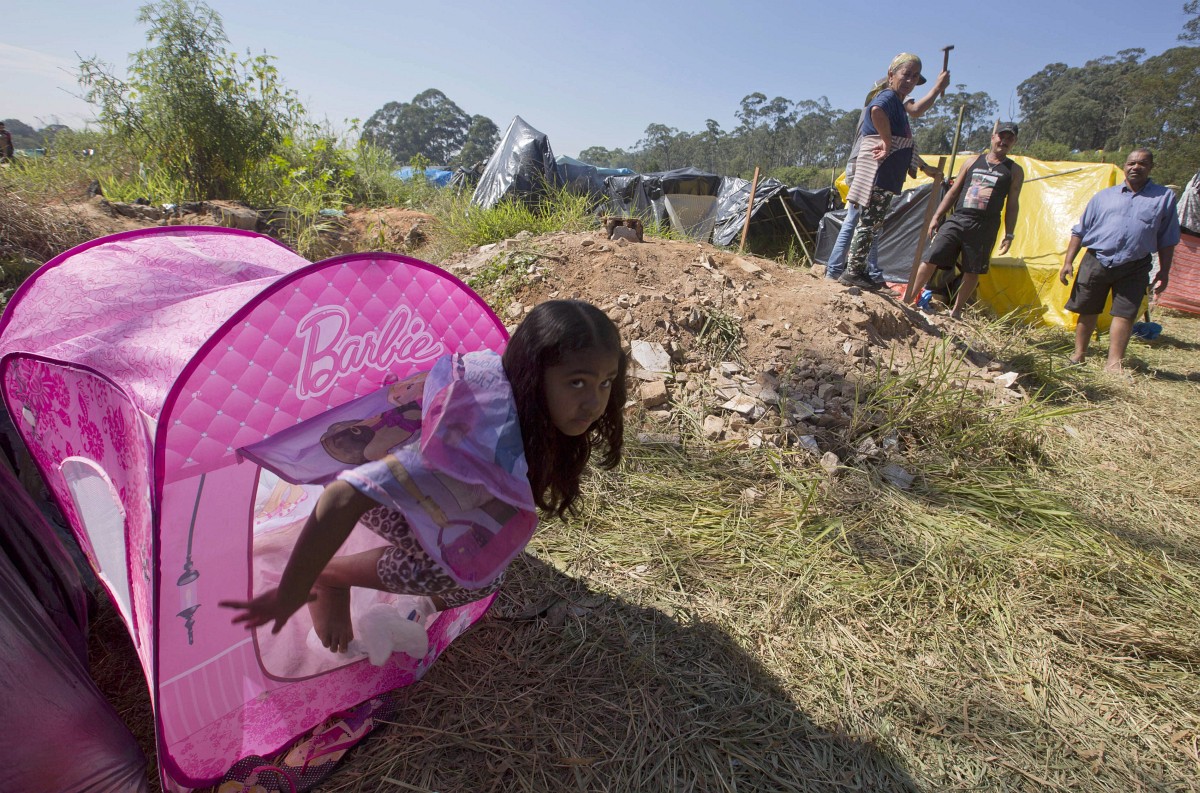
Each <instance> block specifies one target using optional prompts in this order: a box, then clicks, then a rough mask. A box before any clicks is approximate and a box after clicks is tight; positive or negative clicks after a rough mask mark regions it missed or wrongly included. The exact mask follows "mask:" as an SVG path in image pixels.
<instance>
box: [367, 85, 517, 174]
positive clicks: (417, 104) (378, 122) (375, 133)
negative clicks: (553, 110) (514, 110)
mask: <svg viewBox="0 0 1200 793" xmlns="http://www.w3.org/2000/svg"><path fill="white" fill-rule="evenodd" d="M475 118H478V119H483V117H482V116H476V117H472V116H469V115H467V113H466V112H464V111H463V109H462V108H460V107H459V106H458V105H456V104H455V103H454V102H453V101H451V100H450V99H449V97H447V96H446V95H445V94H443V93H442V92H441V91H439V90H437V89H436V88H428V89H426V90H424V91H422V92H421V93H419V94H417V95H416V96H414V97H413V99H412V101H411V102H388V103H387V104H386V105H384V106H383V107H381V108H379V109H378V110H376V111H375V112H374V113H372V114H371V117H370V118H368V119H367V123H366V124H364V125H363V138H364V139H365V140H367V141H370V142H371V143H374V144H376V145H377V146H382V147H383V148H384V149H387V150H388V151H389V152H391V154H392V156H393V157H395V158H396V161H397V162H408V161H409V160H410V159H412V158H413V157H414V156H415V155H418V154H420V155H421V156H423V157H427V158H428V159H429V161H430V162H431V163H433V164H435V165H446V164H448V163H450V162H451V160H452V159H454V157H455V156H456V155H457V154H458V153H459V152H460V151H461V150H462V149H463V147H464V146H465V145H466V143H467V140H468V137H469V134H470V131H471V128H472V125H473V124H474V125H475V126H476V131H477V133H478V135H479V136H480V137H481V139H482V138H486V137H487V134H486V133H487V129H486V127H484V126H483V124H482V121H480V122H475V121H474V119H475ZM489 123H490V121H489ZM491 127H492V129H495V127H496V125H495V124H491ZM499 140H500V137H499V131H498V130H497V134H496V142H497V143H498V142H499ZM481 145H482V140H479V141H476V148H478V147H479V146H481ZM494 148H495V143H493V144H492V146H491V147H490V148H488V151H487V156H490V155H491V153H492V149H494Z"/></svg>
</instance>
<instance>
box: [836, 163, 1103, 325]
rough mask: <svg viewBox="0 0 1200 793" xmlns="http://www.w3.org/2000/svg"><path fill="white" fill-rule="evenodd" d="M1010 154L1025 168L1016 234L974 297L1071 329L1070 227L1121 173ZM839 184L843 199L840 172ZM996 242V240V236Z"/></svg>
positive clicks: (911, 183)
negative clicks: (1066, 279) (1066, 259)
mask: <svg viewBox="0 0 1200 793" xmlns="http://www.w3.org/2000/svg"><path fill="white" fill-rule="evenodd" d="M975 156H976V155H975V154H971V153H966V154H963V153H960V154H959V155H958V156H957V157H956V158H955V162H954V170H955V171H958V170H960V169H961V168H962V165H963V163H964V162H965V161H967V160H970V159H972V158H974V157H975ZM924 159H925V161H926V162H928V163H930V164H931V165H936V163H937V157H936V156H930V155H925V156H924ZM949 159H950V158H949V157H946V163H945V168H946V170H949V168H950V162H949ZM1012 159H1013V160H1014V161H1015V162H1016V163H1017V164H1018V165H1020V166H1021V167H1022V168H1023V169H1024V170H1025V187H1024V188H1023V189H1022V190H1021V211H1020V213H1019V215H1018V217H1017V228H1016V231H1015V233H1016V239H1014V240H1013V244H1012V247H1011V248H1009V251H1008V254H1007V255H1005V256H998V255H997V254H996V253H995V251H993V253H992V266H991V270H990V271H989V272H988V274H987V275H985V276H983V277H982V278H980V279H979V290H978V294H977V298H978V299H979V300H981V301H983V302H984V303H986V304H987V305H988V306H989V307H990V308H991V309H992V311H994V312H995V313H997V314H1001V315H1003V314H1007V313H1009V312H1010V311H1014V310H1015V311H1017V312H1018V313H1021V312H1023V313H1024V314H1025V315H1026V317H1027V319H1028V321H1030V322H1044V323H1046V324H1047V325H1057V326H1060V327H1066V328H1074V327H1075V315H1074V314H1072V313H1070V312H1068V311H1064V310H1063V304H1064V303H1065V302H1066V301H1067V297H1068V295H1070V292H1071V290H1070V288H1069V287H1066V286H1063V285H1062V284H1060V283H1059V282H1058V271H1059V268H1061V267H1062V263H1063V255H1064V254H1065V253H1066V250H1067V242H1068V240H1069V239H1070V237H1071V227H1072V226H1074V225H1075V224H1076V223H1078V222H1079V218H1080V216H1082V215H1083V209H1084V207H1085V206H1087V202H1088V201H1089V200H1090V199H1091V197H1092V196H1094V195H1095V194H1096V193H1098V192H1100V191H1101V190H1103V189H1104V188H1106V187H1112V186H1113V185H1115V184H1119V183H1120V182H1121V180H1122V179H1124V174H1123V173H1122V172H1121V169H1120V168H1118V167H1117V166H1115V165H1110V164H1108V163H1087V162H1043V161H1042V160H1035V159H1033V158H1032V157H1022V156H1020V155H1012ZM929 181H930V179H929V177H927V176H924V175H921V176H920V177H919V178H916V179H909V180H908V181H907V182H906V183H905V185H904V187H905V189H908V188H911V187H916V186H917V185H919V184H925V183H927V182H929ZM837 186H838V189H839V190H840V191H841V193H842V197H843V198H845V195H846V184H845V175H844V174H843V175H842V176H841V177H839V178H838V181H837ZM996 242H997V245H998V244H999V242H1000V240H999V238H997V240H996ZM1076 264H1078V259H1077V260H1076ZM1107 323H1108V316H1107V314H1105V315H1102V316H1101V325H1102V326H1104V327H1107Z"/></svg>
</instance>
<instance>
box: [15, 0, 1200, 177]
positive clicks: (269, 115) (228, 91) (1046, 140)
mask: <svg viewBox="0 0 1200 793" xmlns="http://www.w3.org/2000/svg"><path fill="white" fill-rule="evenodd" d="M1184 11H1185V13H1186V14H1188V15H1190V16H1191V19H1190V20H1189V21H1188V22H1187V23H1186V24H1185V25H1184V27H1183V30H1182V32H1181V33H1180V34H1179V38H1180V40H1181V41H1182V42H1184V43H1183V44H1181V45H1180V46H1177V47H1174V48H1171V49H1169V50H1167V51H1166V52H1163V53H1161V54H1159V55H1154V56H1151V57H1147V56H1146V53H1145V50H1143V49H1126V50H1121V51H1120V52H1118V53H1117V54H1115V55H1108V56H1104V57H1101V58H1097V59H1095V60H1091V61H1088V62H1087V63H1085V64H1083V65H1082V66H1068V65H1067V64H1065V63H1050V64H1047V65H1046V66H1045V67H1044V68H1043V69H1041V70H1040V71H1038V72H1037V73H1036V74H1033V75H1031V76H1030V77H1028V78H1027V79H1025V80H1024V81H1022V82H1021V83H1020V85H1018V86H1017V96H1018V99H1019V105H1020V116H1021V119H1020V121H1021V136H1020V142H1019V143H1018V149H1017V151H1018V153H1024V154H1028V155H1030V156H1034V157H1037V158H1039V159H1047V160H1062V159H1080V160H1096V159H1107V160H1109V161H1119V158H1122V157H1123V156H1124V154H1125V153H1126V152H1128V151H1129V150H1130V149H1132V148H1134V147H1137V146H1145V147H1148V148H1150V149H1152V150H1153V151H1154V153H1155V162H1156V171H1155V177H1156V179H1157V180H1158V181H1160V182H1163V183H1173V184H1184V183H1185V182H1186V181H1187V179H1189V178H1190V176H1191V175H1192V174H1193V173H1195V171H1196V169H1197V167H1200V135H1198V134H1197V132H1198V131H1200V130H1197V127H1198V126H1200V111H1198V109H1197V107H1198V105H1197V101H1198V99H1200V46H1197V44H1196V43H1197V42H1200V0H1188V2H1186V3H1185V4H1184ZM138 19H139V21H140V22H142V23H143V24H145V25H147V27H148V28H149V32H148V39H149V41H150V42H151V46H149V47H147V48H146V49H143V50H140V51H139V52H137V53H135V54H134V57H133V62H132V66H131V67H130V73H129V75H128V76H118V74H117V73H116V72H115V70H113V69H112V68H111V67H109V66H108V65H107V64H103V63H100V62H99V61H97V60H95V59H88V60H84V61H83V62H82V63H81V66H80V82H81V86H82V87H83V89H84V95H85V97H86V98H87V99H88V100H89V101H90V102H91V103H92V104H93V106H94V107H95V108H96V110H97V118H98V121H99V123H100V126H101V128H102V129H103V130H104V131H105V132H107V133H109V134H111V135H113V136H115V138H117V139H119V140H120V141H122V142H123V145H125V146H126V147H127V148H128V149H129V150H130V152H131V153H132V154H134V155H135V156H136V157H137V158H138V159H139V160H140V161H142V162H151V163H154V164H155V165H156V166H157V167H158V168H161V169H163V170H164V171H166V172H168V173H169V175H170V176H171V178H172V179H175V180H178V181H179V182H181V183H183V184H186V185H188V186H189V191H191V192H194V193H195V194H196V195H203V196H219V195H231V194H233V193H235V192H237V191H238V190H239V189H242V188H243V186H244V185H245V184H246V183H247V182H248V181H250V180H251V178H252V176H253V174H254V172H255V171H261V170H262V168H261V163H263V162H265V161H266V160H267V159H273V161H274V162H276V165H277V166H278V167H277V168H276V170H277V171H280V172H281V173H283V174H284V176H283V177H282V178H291V176H289V175H300V174H302V173H309V174H311V173H314V172H315V171H318V170H319V171H320V172H322V173H332V174H334V175H335V176H338V177H339V178H340V176H342V175H345V174H346V173H349V172H350V171H351V170H353V164H352V163H347V162H344V160H345V159H346V158H345V157H343V156H340V155H339V154H338V151H337V150H336V146H335V145H333V143H332V137H331V135H330V134H329V133H327V132H326V131H324V130H321V129H319V128H317V127H315V126H314V125H311V124H307V123H306V122H305V121H304V119H305V113H304V109H303V108H302V107H301V106H300V104H299V102H298V101H297V99H296V96H295V94H294V93H293V92H292V91H290V90H288V89H287V88H286V87H285V86H284V84H283V82H282V78H281V76H280V75H279V74H278V72H277V71H276V69H275V66H274V63H273V59H271V58H270V57H269V56H267V55H259V56H255V57H251V56H249V55H246V56H241V55H238V54H236V53H233V52H230V51H228V50H227V49H226V47H225V45H226V43H227V39H226V38H225V35H224V30H223V28H222V26H221V20H220V17H219V16H218V15H217V14H216V12H215V11H213V10H212V9H211V8H209V7H208V6H207V5H205V4H204V2H203V0H159V2H158V3H155V4H152V5H148V6H144V7H143V8H142V9H141V11H140V13H139V17H138ZM960 111H961V114H962V116H961V117H962V126H961V133H960V135H959V137H958V141H957V142H958V147H959V149H960V150H975V151H978V150H980V149H982V148H984V147H986V146H987V144H988V140H989V137H990V131H991V128H992V123H993V121H994V120H995V119H996V118H997V114H998V105H997V103H996V102H995V100H993V99H992V98H991V97H990V96H988V94H987V93H985V92H981V91H980V92H971V91H969V90H968V88H967V86H965V85H963V84H959V85H957V86H955V87H954V89H953V90H951V91H949V92H947V94H946V95H945V96H943V97H942V98H941V99H939V101H938V102H937V103H936V104H935V105H934V107H933V108H932V109H931V110H930V112H928V113H927V114H926V115H925V116H924V117H922V118H921V119H918V120H917V121H916V122H915V124H914V135H915V138H916V145H917V149H918V151H920V152H921V153H923V154H929V155H938V154H949V153H950V151H951V148H952V147H953V146H954V144H955V129H956V126H957V125H958V120H959V113H960ZM860 112H861V110H860V108H850V109H845V108H835V107H833V106H832V105H831V104H830V102H829V100H828V98H827V97H824V96H822V97H820V98H819V99H815V100H813V99H805V100H800V101H793V100H791V99H788V98H785V97H782V96H776V97H774V98H768V97H767V95H766V94H763V93H760V92H754V93H751V94H748V95H747V96H745V97H744V98H743V99H742V100H741V103H740V106H739V107H738V109H737V110H736V111H735V113H734V116H735V118H736V120H737V124H736V126H734V127H733V128H732V129H729V130H725V129H722V127H721V124H720V123H718V122H717V121H715V120H713V119H708V120H707V121H706V123H705V127H704V129H703V130H699V131H694V132H688V131H681V130H679V129H676V128H675V127H671V126H668V125H666V124H661V123H651V124H649V125H647V127H646V129H645V132H644V134H643V137H642V138H641V139H640V140H638V141H637V142H636V143H635V144H634V145H633V147H631V148H630V149H628V150H627V149H621V148H617V149H608V148H605V147H603V146H591V147H588V148H586V149H584V150H583V151H582V152H580V153H579V157H580V159H582V160H584V161H585V162H588V163H591V164H593V165H597V166H605V167H625V168H631V169H633V170H635V171H638V172H641V173H649V172H655V171H665V170H670V169H673V168H679V167H683V166H694V167H696V168H700V169H702V170H706V171H709V172H711V173H717V174H721V175H741V176H749V175H750V173H751V172H753V170H754V168H755V167H759V168H761V169H762V171H763V172H764V173H766V174H767V175H770V176H774V177H776V178H778V179H780V181H783V182H784V183H786V184H790V185H801V186H818V185H822V184H827V183H829V181H830V180H831V178H832V176H833V175H835V174H836V173H837V172H839V171H840V170H841V168H842V167H843V166H844V164H845V162H846V158H847V156H848V154H849V151H850V147H851V145H852V143H853V141H854V138H855V130H856V127H857V124H858V120H859V116H860ZM5 121H6V125H7V126H8V128H9V130H10V131H11V132H12V133H13V136H14V143H16V144H17V146H18V147H23V146H24V147H33V146H37V145H39V138H40V139H42V140H45V139H46V138H50V137H52V136H53V135H54V134H55V133H57V132H59V131H61V130H62V129H63V128H62V126H61V125H50V126H49V127H46V128H44V129H43V130H41V131H40V132H39V131H37V130H34V129H33V128H31V127H29V126H28V125H26V124H23V123H22V122H20V121H19V120H17V119H6V120H5ZM499 139H500V131H499V128H498V127H497V126H496V124H495V122H494V121H492V120H491V119H489V118H487V117H486V116H482V115H471V114H469V113H467V112H466V111H464V110H463V109H462V108H460V107H459V106H458V105H457V104H455V103H454V102H453V101H452V100H451V99H450V98H449V97H448V96H446V95H445V94H444V93H442V92H441V91H439V90H437V89H435V88H429V89H427V90H425V91H422V92H421V93H419V94H417V95H416V96H415V97H413V98H412V100H410V101H407V102H404V101H392V102H388V103H387V104H385V105H384V106H383V107H381V108H379V109H378V110H376V111H375V112H374V113H372V114H371V116H370V117H369V118H368V120H367V121H366V123H365V124H363V126H362V128H361V134H360V140H361V142H363V143H365V144H368V145H370V146H373V147H375V148H377V149H378V150H381V151H383V152H386V154H387V155H390V157H391V158H392V159H393V160H394V161H395V163H396V164H406V163H410V162H416V163H424V164H436V165H448V166H457V165H463V166H472V165H474V164H477V163H479V162H482V161H484V160H486V159H487V158H488V157H489V156H490V155H491V153H492V152H493V151H494V150H495V147H496V145H497V143H498V142H499ZM298 141H299V142H300V143H301V144H302V145H299V146H297V145H296V143H297V142H298ZM289 143H290V144H291V145H290V146H289V145H286V144H289ZM281 146H283V148H282V149H281ZM281 151H283V155H281V154H280V152H281ZM560 153H562V152H560ZM281 157H282V160H281ZM339 157H340V159H339ZM284 160H286V162H284ZM260 181H261V180H260ZM243 191H244V189H243Z"/></svg>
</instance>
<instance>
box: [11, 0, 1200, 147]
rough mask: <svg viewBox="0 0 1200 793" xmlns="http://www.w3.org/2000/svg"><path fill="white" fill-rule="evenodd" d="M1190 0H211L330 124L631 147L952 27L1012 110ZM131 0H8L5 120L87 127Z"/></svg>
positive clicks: (124, 33) (842, 85)
mask: <svg viewBox="0 0 1200 793" xmlns="http://www.w3.org/2000/svg"><path fill="white" fill-rule="evenodd" d="M1183 3H1184V0H1145V1H1144V2H1141V3H1137V4H1131V3H1128V2H1126V0H1007V1H1006V2H994V3H975V2H970V0H967V1H966V2H940V1H937V2H934V1H930V2H913V3H911V4H910V6H909V9H910V10H907V11H903V12H900V11H897V9H898V8H900V7H901V6H899V5H898V4H896V3H876V2H870V1H868V2H857V3H850V2H841V3H839V2H828V0H818V1H815V2H814V1H810V0H790V1H789V0H776V2H762V1H760V0H743V1H742V2H717V0H690V1H684V0H659V1H656V0H642V2H627V1H626V0H610V2H607V3H603V4H602V3H581V2H570V0H559V1H558V2H551V0H508V2H499V0H463V1H461V2H459V1H457V0H425V2H423V3H421V4H416V3H410V2H405V1H404V0H392V1H391V2H385V1H384V0H341V2H329V0H322V2H315V0H290V1H289V2H287V3H279V2H265V1H259V2H254V1H253V0H236V1H235V0H209V4H210V6H211V7H212V8H214V9H215V10H216V11H217V12H218V13H220V15H221V17H222V19H223V20H224V23H225V30H226V33H227V34H228V36H229V39H230V43H231V47H232V48H233V49H236V50H240V51H245V50H246V49H250V50H251V51H253V52H254V53H256V54H257V53H260V52H263V51H265V52H266V53H268V54H270V55H273V56H275V58H276V65H277V66H278V68H279V70H280V72H281V74H282V75H283V78H284V81H285V83H286V84H287V86H288V87H290V88H292V89H293V90H295V91H296V92H297V94H299V96H300V98H301V99H302V101H303V102H304V104H305V106H306V107H307V108H308V110H309V111H310V113H311V114H312V115H313V116H315V117H317V118H324V119H328V120H329V121H330V122H331V123H332V124H333V125H334V126H336V127H339V128H343V127H344V126H345V123H344V122H345V120H346V119H351V118H358V119H361V120H364V121H365V120H366V118H367V117H368V116H370V115H371V113H372V112H374V111H375V110H377V109H379V108H380V107H381V106H382V105H383V104H384V103H386V102H389V101H409V100H411V99H412V98H413V96H415V95H416V94H418V93H420V92H421V91H423V90H425V89H426V88H437V89H439V90H441V91H442V92H443V93H444V94H446V95H447V96H448V97H449V98H450V99H452V100H453V101H454V102H455V103H456V104H458V106H459V107H461V108H462V109H463V110H464V111H466V112H467V113H469V114H482V115H485V116H488V117H489V118H491V119H492V120H493V121H495V122H496V124H497V126H499V127H500V129H501V130H502V131H503V130H504V128H505V127H507V125H508V123H509V121H511V119H512V117H513V116H515V115H520V116H521V117H522V118H524V119H525V120H526V121H527V122H529V123H530V124H532V125H533V126H534V127H536V128H537V129H539V130H541V131H542V132H544V133H546V134H547V135H548V136H549V138H550V143H551V145H552V146H553V148H554V151H555V153H556V154H569V155H572V156H575V155H577V154H579V151H580V150H581V149H583V148H585V147H588V146H593V145H596V146H604V147H606V148H625V149H629V148H633V147H634V146H635V145H636V144H637V142H638V140H639V139H641V138H642V137H643V133H644V131H645V129H646V127H647V125H649V124H652V123H658V124H666V125H667V126H670V127H675V128H677V129H679V130H681V131H686V132H698V131H701V130H703V129H704V125H705V120H706V119H709V118H712V119H715V120H717V121H718V122H719V123H720V124H721V126H722V128H723V129H725V130H730V129H732V128H733V127H734V126H735V125H736V123H737V122H736V118H735V116H734V114H735V113H736V111H737V110H738V108H739V106H740V102H741V100H742V98H743V97H744V96H746V95H747V94H750V93H753V92H756V91H757V92H761V93H763V94H766V95H767V96H768V98H773V97H776V96H782V97H785V98H787V99H790V100H793V101H799V100H803V99H818V98H819V97H821V96H826V97H828V99H829V101H830V103H831V104H832V105H833V106H834V107H837V108H844V109H850V108H855V107H858V104H859V102H861V99H862V96H863V94H864V93H865V92H866V89H867V88H868V87H869V86H870V84H871V82H872V81H873V80H874V79H875V78H877V77H880V76H882V74H883V72H884V71H885V70H886V67H887V64H888V62H889V61H890V60H891V58H892V56H893V55H895V54H896V53H897V52H900V51H904V50H907V51H912V52H916V53H917V54H918V55H920V56H921V57H922V58H923V59H924V61H925V70H926V72H936V71H937V69H938V68H939V67H940V65H941V48H942V47H943V46H946V45H947V44H953V45H955V48H954V50H953V51H952V52H951V53H950V72H951V82H952V85H957V84H959V83H962V84H965V86H966V88H967V90H969V91H987V92H988V93H989V94H990V95H991V96H992V98H993V99H995V100H996V102H997V103H999V105H1000V108H1001V113H1002V114H1003V115H1008V113H1009V110H1010V108H1011V110H1012V111H1013V112H1014V113H1015V112H1016V111H1017V98H1016V87H1017V85H1018V84H1019V83H1020V82H1021V81H1022V80H1024V79H1025V78H1027V77H1029V76H1030V75H1032V74H1034V73H1035V72H1037V71H1039V70H1040V69H1041V68H1042V67H1043V66H1045V65H1046V64H1048V63H1053V62H1063V63H1066V64H1068V65H1071V66H1080V65H1082V64H1083V63H1084V62H1086V61H1087V60H1089V59H1092V58H1097V57H1101V56H1104V55H1113V54H1115V53H1116V52H1117V51H1119V50H1122V49H1126V48H1130V47H1142V48H1144V49H1145V50H1146V52H1147V54H1148V55H1156V54H1158V53H1160V52H1163V51H1164V50H1166V49H1169V48H1171V47H1174V46H1177V45H1179V44H1180V43H1181V42H1178V41H1177V39H1176V36H1177V35H1178V33H1179V32H1180V30H1181V29H1182V27H1183V24H1184V22H1185V21H1186V19H1187V17H1186V16H1185V15H1184V13H1183ZM140 5H142V3H141V2H133V1H131V0H103V2H97V1H96V0H40V2H25V3H8V4H6V5H5V11H4V16H5V19H4V25H3V27H2V28H0V85H3V88H2V89H0V118H17V119H20V120H22V121H24V122H26V123H29V124H33V125H35V126H40V125H42V124H46V123H51V122H54V121H58V122H59V123H63V124H67V125H68V126H72V127H81V126H83V124H84V122H85V121H86V120H87V119H88V118H89V117H90V109H89V107H88V106H87V105H86V104H85V103H83V102H82V101H81V100H79V99H77V98H75V97H73V96H72V95H71V94H72V92H74V93H78V88H77V86H76V84H75V81H74V76H73V70H74V67H75V66H76V64H77V63H78V57H77V56H92V55H95V56H99V57H100V58H101V59H102V60H105V61H107V62H109V63H111V64H114V65H116V66H118V67H119V68H120V69H122V70H123V69H124V67H125V66H126V65H127V63H128V54H129V53H130V52H132V51H134V50H136V49H139V48H140V47H142V46H144V45H145V30H144V28H143V27H141V26H140V25H138V24H137V22H136V17H137V9H138V8H139V7H140ZM1135 6H1136V11H1131V10H1130V9H1131V8H1133V7H1135ZM863 23H866V24H863ZM862 27H866V28H869V29H870V30H868V32H866V33H863V32H861V31H858V32H856V28H862ZM922 91H923V89H917V95H918V96H919V95H921V93H922Z"/></svg>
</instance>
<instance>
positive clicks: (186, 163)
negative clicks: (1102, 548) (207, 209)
mask: <svg viewBox="0 0 1200 793" xmlns="http://www.w3.org/2000/svg"><path fill="white" fill-rule="evenodd" d="M138 21H139V22H142V23H143V24H146V25H148V26H149V31H148V33H147V37H148V39H149V40H150V41H151V42H152V46H150V47H148V48H146V49H143V50H139V51H138V52H136V53H134V55H133V65H132V66H131V67H130V75H129V78H128V80H123V79H121V78H119V77H117V76H116V75H115V74H114V73H113V71H112V69H111V67H109V66H108V65H107V64H104V63H102V62H100V61H98V60H96V59H95V58H92V59H89V60H85V61H83V62H82V63H81V64H80V77H79V81H80V84H81V86H82V87H83V89H84V91H85V98H86V99H87V100H88V101H89V102H91V103H92V104H93V105H95V106H96V108H97V110H98V115H99V119H100V123H101V125H102V127H103V128H104V129H105V130H106V131H108V132H110V133H111V134H112V135H114V136H115V137H116V138H118V139H119V140H120V141H121V142H122V144H123V145H124V147H126V148H127V149H128V150H129V151H130V152H131V153H132V154H133V155H134V156H136V157H137V158H138V160H140V161H141V162H142V163H145V164H148V165H147V167H149V168H151V169H152V170H154V171H157V172H161V173H162V174H163V176H164V177H165V179H166V181H168V182H170V183H173V184H177V185H180V186H182V188H183V189H184V191H185V192H186V195H184V196H177V198H197V199H205V198H231V197H238V187H239V185H240V184H242V183H243V182H245V181H246V180H247V177H248V176H249V174H250V172H251V171H252V170H253V169H254V168H255V165H256V164H257V163H258V162H259V161H260V160H262V159H263V158H264V157H266V156H268V155H269V154H270V153H271V152H272V151H273V150H274V149H275V147H276V146H277V145H278V144H279V143H280V142H282V141H283V139H284V138H285V136H286V135H287V133H288V132H289V131H290V130H292V129H293V128H294V127H295V125H296V122H297V120H298V119H299V118H300V117H301V115H302V114H303V112H304V111H303V108H302V107H301V106H300V103H299V102H298V101H297V100H296V97H295V94H293V93H292V92H291V91H289V90H287V89H285V88H284V87H283V85H282V82H281V81H280V79H279V75H278V72H277V71H276V69H275V67H274V66H273V65H272V59H271V58H270V57H269V56H267V55H259V56H256V57H250V56H249V55H247V56H246V57H240V56H238V55H234V54H232V53H229V52H227V51H226V49H225V44H227V43H228V39H227V38H226V36H225V30H224V27H223V26H222V24H221V18H220V16H219V15H218V14H217V13H216V12H215V11H213V10H212V9H211V8H209V7H208V6H207V5H205V4H204V3H203V2H202V1H201V0H196V2H194V3H189V2H187V0H161V2H159V3H156V4H152V5H147V6H144V7H143V8H142V10H141V12H140V13H139V14H138Z"/></svg>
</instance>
